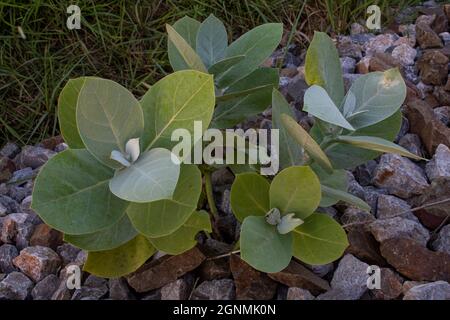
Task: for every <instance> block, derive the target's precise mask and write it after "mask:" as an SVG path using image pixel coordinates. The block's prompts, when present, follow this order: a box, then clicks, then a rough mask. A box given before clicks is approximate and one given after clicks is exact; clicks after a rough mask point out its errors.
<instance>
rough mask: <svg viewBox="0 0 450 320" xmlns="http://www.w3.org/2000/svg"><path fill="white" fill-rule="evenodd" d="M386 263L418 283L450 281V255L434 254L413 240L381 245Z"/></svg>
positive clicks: (385, 242)
mask: <svg viewBox="0 0 450 320" xmlns="http://www.w3.org/2000/svg"><path fill="white" fill-rule="evenodd" d="M381 254H382V255H383V257H384V258H385V259H386V261H387V262H388V263H389V264H390V265H391V266H393V267H394V268H395V269H396V270H397V271H398V272H399V273H401V274H402V275H404V276H405V277H407V278H409V279H412V280H416V281H438V280H444V281H447V282H448V281H450V255H449V254H447V253H444V252H434V251H431V250H428V249H427V248H425V247H423V246H422V245H421V244H420V243H418V242H416V241H414V240H412V239H400V238H394V239H389V240H386V241H384V242H383V243H382V244H381Z"/></svg>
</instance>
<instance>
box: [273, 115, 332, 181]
mask: <svg viewBox="0 0 450 320" xmlns="http://www.w3.org/2000/svg"><path fill="white" fill-rule="evenodd" d="M281 122H282V124H283V126H284V127H285V128H286V130H287V132H288V133H289V135H290V136H291V137H292V138H294V140H295V141H297V143H298V144H299V145H300V146H301V147H302V148H303V149H304V150H305V151H306V152H307V153H308V155H309V156H310V157H311V158H312V159H313V160H314V161H316V162H317V163H318V164H319V165H320V166H321V167H322V168H323V169H325V170H326V171H327V172H329V173H332V172H333V167H332V165H331V162H330V160H329V159H328V157H327V155H326V154H325V153H324V152H323V151H322V149H321V148H320V146H319V145H318V144H317V143H316V142H315V141H314V139H313V138H311V136H310V135H309V134H308V132H307V131H306V130H305V129H303V128H302V126H301V125H299V124H298V123H297V122H296V121H295V120H294V119H292V118H291V117H290V116H288V115H286V114H282V115H281Z"/></svg>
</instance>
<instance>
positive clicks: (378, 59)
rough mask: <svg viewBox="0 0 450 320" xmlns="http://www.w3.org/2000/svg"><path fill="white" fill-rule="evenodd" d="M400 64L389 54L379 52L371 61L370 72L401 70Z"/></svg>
mask: <svg viewBox="0 0 450 320" xmlns="http://www.w3.org/2000/svg"><path fill="white" fill-rule="evenodd" d="M399 67H400V63H399V61H398V60H396V59H395V58H393V57H392V56H391V55H390V54H389V53H382V52H377V53H376V54H375V55H374V56H373V57H372V58H371V59H370V64H369V71H371V72H373V71H386V70H388V69H392V68H399Z"/></svg>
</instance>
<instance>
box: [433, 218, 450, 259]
mask: <svg viewBox="0 0 450 320" xmlns="http://www.w3.org/2000/svg"><path fill="white" fill-rule="evenodd" d="M432 248H433V249H434V250H436V251H441V252H446V253H448V254H450V225H446V226H444V227H443V228H442V229H441V231H439V234H438V237H437V239H436V240H435V241H434V242H433V243H432Z"/></svg>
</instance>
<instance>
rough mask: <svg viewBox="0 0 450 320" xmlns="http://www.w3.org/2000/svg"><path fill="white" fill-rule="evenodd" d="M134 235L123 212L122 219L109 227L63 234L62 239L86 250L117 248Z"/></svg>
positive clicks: (134, 232)
mask: <svg viewBox="0 0 450 320" xmlns="http://www.w3.org/2000/svg"><path fill="white" fill-rule="evenodd" d="M136 235H137V231H136V230H135V229H134V228H133V225H132V224H131V222H130V219H129V218H128V216H127V215H126V214H125V215H124V216H123V217H122V219H120V220H119V221H118V222H117V223H115V224H114V225H112V226H111V227H108V228H106V229H103V230H100V231H97V232H94V233H88V234H81V235H73V234H65V235H64V241H66V242H69V243H71V244H73V245H74V246H76V247H78V248H80V249H83V250H86V251H104V250H112V249H114V248H117V247H119V246H121V245H122V244H124V243H126V242H128V241H130V240H131V239H133V238H134V237H135V236H136Z"/></svg>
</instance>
